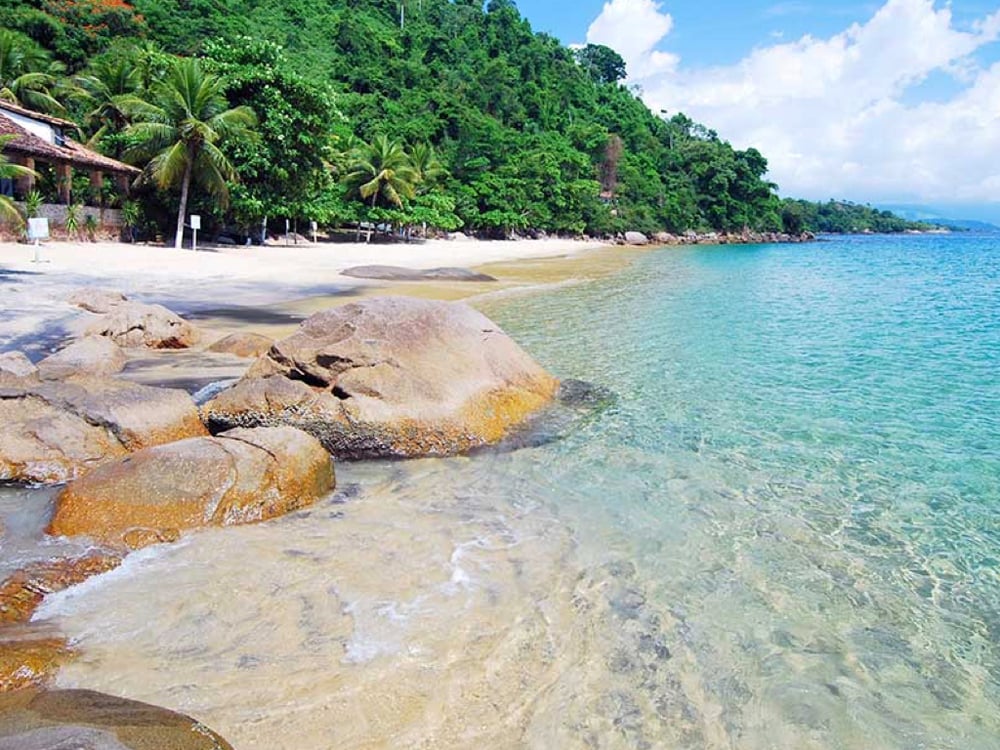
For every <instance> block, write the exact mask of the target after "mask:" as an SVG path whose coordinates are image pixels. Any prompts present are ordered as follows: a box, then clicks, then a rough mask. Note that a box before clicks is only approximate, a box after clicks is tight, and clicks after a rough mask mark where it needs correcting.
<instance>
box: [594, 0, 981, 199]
mask: <svg viewBox="0 0 1000 750" xmlns="http://www.w3.org/2000/svg"><path fill="white" fill-rule="evenodd" d="M672 28H673V19H672V18H671V16H670V15H669V14H668V13H667V12H666V11H665V10H664V9H663V3H659V2H654V1H653V0H611V2H608V3H606V4H605V6H604V9H603V11H602V13H601V15H600V16H599V17H598V18H597V20H595V21H594V23H593V25H592V26H591V27H590V30H589V32H588V35H587V39H588V41H590V42H593V43H600V44H607V45H608V46H610V47H613V48H615V49H616V50H617V51H618V52H619V53H620V54H621V55H622V57H624V58H625V60H626V62H627V63H628V64H629V76H630V80H629V82H630V83H637V84H639V85H640V86H641V88H642V90H643V92H644V94H643V97H644V99H645V100H646V103H647V104H649V106H650V108H651V109H652V110H653V111H658V110H660V109H666V110H668V111H669V112H677V111H683V112H685V113H687V114H688V115H690V116H692V117H694V118H695V119H696V120H699V121H701V122H704V123H705V124H706V125H708V126H709V127H712V128H714V129H716V130H718V132H719V133H720V134H721V135H722V136H723V137H725V138H728V139H729V140H731V141H732V142H733V143H734V144H735V145H737V146H739V147H746V146H750V145H754V146H757V147H758V148H760V150H761V151H762V152H763V153H764V154H765V155H766V156H767V157H768V159H769V162H770V164H771V173H772V177H773V179H774V180H775V181H776V182H778V183H779V184H780V185H781V187H782V192H783V193H785V194H794V195H803V196H807V197H813V198H828V197H848V198H856V199H859V200H889V199H915V200H926V201H954V200H969V201H987V202H993V201H997V185H998V183H1000V63H997V64H994V65H993V66H992V67H986V68H982V67H980V66H979V65H978V64H977V63H976V62H975V61H974V60H973V58H972V57H971V56H972V55H973V53H975V52H976V51H977V50H980V49H982V48H983V47H984V46H985V45H987V44H990V43H992V42H995V41H996V40H997V39H998V38H1000V10H998V11H997V12H995V13H993V14H992V15H988V16H985V17H983V18H981V19H980V20H979V21H978V22H976V23H975V24H973V25H972V26H971V27H970V28H969V30H961V29H959V28H957V27H956V26H955V24H954V23H953V19H952V14H951V10H950V7H948V6H944V7H941V8H938V7H936V4H935V2H934V0H888V1H887V2H886V3H885V4H884V5H883V6H882V7H881V8H880V9H879V10H878V11H877V12H876V13H875V15H874V16H872V17H871V18H870V19H869V20H868V21H867V22H865V23H863V24H854V25H852V26H851V27H850V28H848V29H846V30H844V31H843V32H841V33H839V34H836V35H834V36H832V37H830V38H827V39H818V38H815V37H812V36H805V37H803V38H801V39H799V40H797V41H794V42H786V43H773V44H771V45H770V46H765V47H759V48H756V49H754V50H753V51H751V52H750V53H749V54H748V55H747V56H746V57H745V58H744V59H743V60H741V61H740V62H738V63H736V64H734V65H731V66H725V67H716V68H690V67H685V66H683V65H682V64H681V61H680V60H679V58H678V57H677V56H676V55H672V54H670V53H669V52H663V51H660V50H659V49H658V48H659V46H660V45H661V44H662V43H663V42H664V41H665V40H667V41H669V40H668V39H667V38H668V36H669V33H670V31H671V29H672ZM932 73H943V74H945V75H948V76H951V77H953V78H954V80H955V81H956V82H957V83H956V85H957V86H959V89H958V93H957V94H955V95H954V96H953V97H952V98H951V99H950V100H949V101H946V102H923V103H919V102H918V103H916V104H914V103H907V101H908V100H909V99H914V98H919V94H918V92H914V87H915V86H917V85H919V84H920V83H921V82H923V81H924V80H926V79H927V77H928V76H929V75H931V74H932ZM907 94H909V96H904V95H907Z"/></svg>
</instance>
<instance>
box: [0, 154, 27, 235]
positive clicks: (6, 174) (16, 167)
mask: <svg viewBox="0 0 1000 750" xmlns="http://www.w3.org/2000/svg"><path fill="white" fill-rule="evenodd" d="M14 137H15V136H12V135H4V136H0V180H16V179H18V178H20V177H34V176H35V173H34V172H33V171H32V170H30V169H28V168H27V167H22V166H21V165H20V164H11V163H10V162H9V161H8V160H7V157H6V156H4V155H3V153H2V152H3V147H4V146H6V145H7V143H8V142H9V141H11V140H13V139H14ZM0 221H11V222H14V223H16V224H20V222H21V214H19V213H18V211H17V207H16V206H15V205H14V202H13V201H12V200H11V199H10V198H8V197H7V196H6V195H0Z"/></svg>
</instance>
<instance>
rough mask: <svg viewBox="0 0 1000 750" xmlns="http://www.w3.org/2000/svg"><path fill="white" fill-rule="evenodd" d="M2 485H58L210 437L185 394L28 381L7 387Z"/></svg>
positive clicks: (117, 384) (0, 447)
mask: <svg viewBox="0 0 1000 750" xmlns="http://www.w3.org/2000/svg"><path fill="white" fill-rule="evenodd" d="M0 424H2V425H3V440H2V441H0V480H3V481H13V482H27V483H59V482H66V481H69V480H71V479H74V478H76V477H79V476H82V475H83V474H85V473H86V472H87V471H89V470H91V469H93V468H94V467H95V466H97V465H99V464H101V463H103V462H104V461H107V460H109V459H113V458H117V457H120V456H123V455H125V454H126V453H129V452H132V451H136V450H141V449H142V448H147V447H150V446H154V445H160V444H162V443H169V442H171V441H174V440H180V439H182V438H187V437H193V436H197V435H205V434H206V431H205V427H204V425H203V424H202V423H201V420H200V418H199V416H198V410H197V408H196V407H195V405H194V402H193V401H192V400H191V397H190V396H188V394H187V393H185V392H184V391H179V390H171V389H166V388H153V387H150V386H144V385H138V384H136V383H129V382H125V381H120V380H110V379H103V378H95V377H87V376H81V377H73V378H70V379H68V380H65V381H47V380H39V379H37V378H33V377H32V378H24V379H21V380H20V381H18V382H16V383H6V384H4V385H3V386H2V387H0Z"/></svg>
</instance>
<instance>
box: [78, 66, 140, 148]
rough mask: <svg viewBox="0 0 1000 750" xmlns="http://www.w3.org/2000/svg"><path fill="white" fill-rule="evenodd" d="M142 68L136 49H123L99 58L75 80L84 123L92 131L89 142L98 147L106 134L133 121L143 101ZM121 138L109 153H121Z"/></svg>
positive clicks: (113, 133)
mask: <svg viewBox="0 0 1000 750" xmlns="http://www.w3.org/2000/svg"><path fill="white" fill-rule="evenodd" d="M142 73H143V71H142V69H141V68H140V67H139V65H138V63H137V59H136V53H135V52H134V51H133V50H120V51H117V52H115V53H107V54H104V55H101V56H100V57H98V58H96V59H95V60H94V61H93V62H92V63H91V64H90V66H89V67H88V68H87V70H86V71H85V72H84V73H82V74H80V75H78V76H76V77H75V78H74V82H75V83H76V86H77V87H78V91H79V92H80V93H79V95H78V102H79V105H80V106H82V107H83V109H84V115H83V122H84V125H85V126H86V128H87V129H88V132H89V134H90V140H89V142H88V145H89V146H91V147H92V148H93V147H96V146H97V145H98V144H99V143H100V141H101V140H102V139H103V138H105V137H106V136H115V135H118V134H120V133H122V132H123V131H124V130H125V129H126V128H127V127H128V126H129V125H130V124H131V117H130V112H131V111H132V110H134V109H135V108H136V107H137V106H138V105H140V104H141V99H140V97H139V95H140V92H141V89H142V87H143V75H142ZM121 151H122V144H121V140H120V139H118V140H117V142H116V143H115V144H114V145H112V146H111V148H110V152H111V153H112V155H114V156H120V155H121Z"/></svg>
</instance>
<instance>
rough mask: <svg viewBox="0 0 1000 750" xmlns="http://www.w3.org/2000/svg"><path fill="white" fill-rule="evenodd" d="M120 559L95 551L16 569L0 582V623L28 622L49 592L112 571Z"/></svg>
mask: <svg viewBox="0 0 1000 750" xmlns="http://www.w3.org/2000/svg"><path fill="white" fill-rule="evenodd" d="M121 561H122V558H121V556H120V555H117V554H115V553H113V552H109V551H104V550H94V551H92V552H89V553H87V554H86V555H84V556H82V557H77V558H71V559H60V560H49V561H46V562H38V563H34V564H32V565H29V566H28V567H26V568H22V569H20V570H17V571H15V572H14V573H13V574H11V575H10V576H8V578H7V579H6V580H5V581H4V582H3V583H2V584H0V622H27V621H28V620H30V619H31V616H32V615H33V614H34V613H35V610H36V609H38V606H39V605H40V604H41V603H42V599H44V598H45V597H46V596H48V595H49V594H54V593H55V592H57V591H62V590H63V589H68V588H69V587H70V586H75V585H77V584H78V583H83V582H84V581H85V580H87V579H88V578H91V577H92V576H96V575H100V574H101V573H107V572H108V571H109V570H114V569H115V568H117V567H118V566H119V565H120V564H121Z"/></svg>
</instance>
